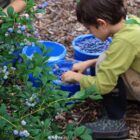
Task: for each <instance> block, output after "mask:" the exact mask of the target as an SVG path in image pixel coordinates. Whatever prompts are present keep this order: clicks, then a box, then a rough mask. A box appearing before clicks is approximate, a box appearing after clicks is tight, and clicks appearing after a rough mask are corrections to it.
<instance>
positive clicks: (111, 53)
mask: <svg viewBox="0 0 140 140" xmlns="http://www.w3.org/2000/svg"><path fill="white" fill-rule="evenodd" d="M126 13H127V12H126V9H125V8H124V3H123V0H80V2H79V3H78V4H77V18H78V21H79V22H81V23H82V24H83V25H84V26H85V27H87V28H88V29H89V30H90V32H91V33H92V34H94V35H95V36H96V37H98V38H100V39H101V40H102V41H105V40H106V39H107V38H108V37H110V36H111V37H112V38H113V41H112V43H111V45H110V46H109V48H108V50H107V51H106V52H105V53H104V54H103V55H101V56H100V57H99V59H98V60H97V64H98V70H97V73H96V76H86V75H83V74H82V73H83V71H84V70H85V69H87V68H88V67H90V66H93V65H95V64H96V60H88V61H85V62H81V63H79V64H75V65H74V66H73V69H72V71H68V72H66V73H64V74H63V75H62V80H63V81H64V82H69V83H74V82H79V83H80V86H81V88H82V89H86V88H88V87H91V86H94V87H95V91H96V92H97V93H100V95H102V97H103V104H104V107H105V109H106V112H107V117H104V118H101V119H100V120H97V121H96V122H93V123H92V122H91V123H87V124H85V126H86V127H88V128H90V129H91V130H92V132H93V136H94V137H95V138H104V139H107V138H112V139H120V138H125V137H127V136H128V133H129V129H128V127H127V125H126V123H125V121H124V117H125V111H126V94H125V93H126V90H127V96H128V93H129V96H130V95H131V97H133V98H134V99H136V100H139V101H140V26H139V25H140V19H139V18H137V17H134V16H130V17H128V18H129V19H128V21H126V20H125V19H126ZM132 23H133V24H132ZM122 79H123V80H122ZM116 86H117V87H118V88H119V91H114V90H113V89H114V88H115V87H116ZM125 87H127V89H126V90H125ZM93 94H94V93H93Z"/></svg>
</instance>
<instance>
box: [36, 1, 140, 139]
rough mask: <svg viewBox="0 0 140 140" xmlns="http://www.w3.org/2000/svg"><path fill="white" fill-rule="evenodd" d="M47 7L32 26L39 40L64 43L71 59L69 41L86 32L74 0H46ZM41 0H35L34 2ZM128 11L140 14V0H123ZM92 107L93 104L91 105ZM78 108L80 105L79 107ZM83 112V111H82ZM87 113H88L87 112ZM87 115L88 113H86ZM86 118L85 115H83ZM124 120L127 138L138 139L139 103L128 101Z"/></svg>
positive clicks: (139, 134) (139, 122)
mask: <svg viewBox="0 0 140 140" xmlns="http://www.w3.org/2000/svg"><path fill="white" fill-rule="evenodd" d="M47 1H48V7H47V8H46V14H37V15H36V17H37V19H36V21H35V23H34V26H35V27H36V28H37V29H38V31H39V34H40V39H41V40H52V41H57V42H60V43H62V44H64V45H65V46H66V48H67V51H68V53H67V59H73V49H72V45H71V42H72V40H73V39H74V37H76V36H78V35H81V34H86V33H88V31H87V29H85V28H84V27H83V26H82V25H81V24H80V23H78V22H77V20H76V16H75V6H76V2H75V1H74V0H47ZM42 2H43V0H36V4H39V3H42ZM125 5H126V7H127V9H128V13H131V14H134V15H138V16H139V15H140V11H139V9H140V0H125ZM93 106H94V108H96V107H95V104H94V105H93ZM79 108H80V107H79ZM83 111H90V112H91V108H90V110H89V109H88V110H86V109H85V106H82V107H81V112H82V113H81V114H79V115H81V116H80V117H81V119H83V120H84V118H83ZM84 114H85V113H84ZM87 114H88V113H87ZM91 114H92V117H93V116H96V114H97V112H96V109H95V110H93V111H92V112H91ZM88 115H89V114H88ZM85 118H86V116H85ZM126 120H127V122H128V125H129V126H130V129H131V130H130V138H129V140H140V104H139V103H138V104H137V103H129V105H128V109H127V116H126Z"/></svg>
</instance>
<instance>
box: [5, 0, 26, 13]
mask: <svg viewBox="0 0 140 140" xmlns="http://www.w3.org/2000/svg"><path fill="white" fill-rule="evenodd" d="M9 6H12V7H13V8H14V10H15V12H17V13H20V12H22V11H23V10H24V9H25V7H26V2H25V1H24V0H14V1H13V2H12V3H11V4H10V5H8V7H9ZM3 11H4V12H5V13H6V12H7V7H6V8H5V9H4V10H3Z"/></svg>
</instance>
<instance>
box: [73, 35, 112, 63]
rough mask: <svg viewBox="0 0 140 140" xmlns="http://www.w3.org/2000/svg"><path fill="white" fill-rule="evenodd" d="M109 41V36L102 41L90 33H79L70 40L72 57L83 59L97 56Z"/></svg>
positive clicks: (110, 40) (106, 46)
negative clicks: (72, 51) (72, 50)
mask: <svg viewBox="0 0 140 140" xmlns="http://www.w3.org/2000/svg"><path fill="white" fill-rule="evenodd" d="M111 42H112V39H111V38H110V37H109V38H108V39H107V40H106V41H105V42H102V41H101V40H100V39H98V38H96V37H95V36H93V35H92V34H86V35H80V36H78V37H76V38H74V40H73V41H72V46H73V49H74V59H76V60H81V61H85V60H89V59H95V58H98V57H99V55H100V54H101V53H103V52H104V51H105V50H106V49H107V48H108V46H109V44H110V43H111Z"/></svg>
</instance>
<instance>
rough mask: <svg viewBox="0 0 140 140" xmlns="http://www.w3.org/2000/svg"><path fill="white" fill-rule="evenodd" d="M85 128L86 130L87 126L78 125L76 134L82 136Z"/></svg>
mask: <svg viewBox="0 0 140 140" xmlns="http://www.w3.org/2000/svg"><path fill="white" fill-rule="evenodd" d="M85 130H86V128H85V127H84V126H81V127H77V128H76V129H75V135H76V136H77V137H79V136H81V135H82V134H84V132H85Z"/></svg>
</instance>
